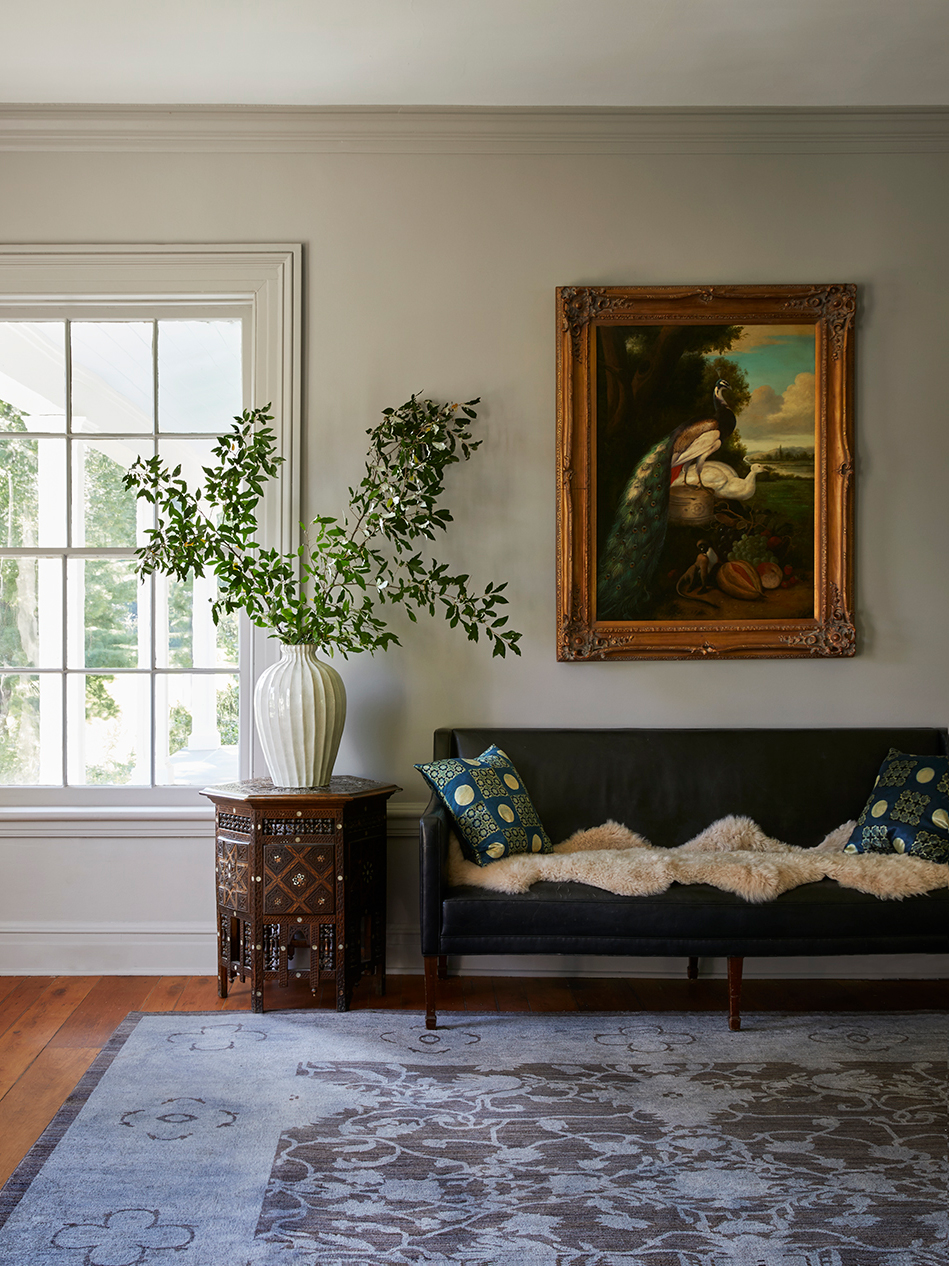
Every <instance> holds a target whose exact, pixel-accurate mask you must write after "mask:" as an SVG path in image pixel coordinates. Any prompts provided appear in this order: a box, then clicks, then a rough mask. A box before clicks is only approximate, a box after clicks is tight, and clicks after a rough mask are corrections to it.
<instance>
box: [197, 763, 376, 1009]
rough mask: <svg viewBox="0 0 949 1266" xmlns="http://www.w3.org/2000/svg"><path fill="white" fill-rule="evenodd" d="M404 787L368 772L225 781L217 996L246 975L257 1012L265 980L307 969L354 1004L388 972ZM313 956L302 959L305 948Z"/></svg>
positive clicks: (218, 790)
mask: <svg viewBox="0 0 949 1266" xmlns="http://www.w3.org/2000/svg"><path fill="white" fill-rule="evenodd" d="M399 790H401V788H399V787H396V786H395V785H394V784H392V783H379V782H371V781H370V780H369V779H368V778H347V777H337V778H331V779H330V782H329V785H328V786H326V787H306V788H302V789H300V790H297V789H295V788H288V787H275V786H274V785H273V783H272V782H271V781H270V779H269V778H256V779H252V780H250V781H249V782H231V783H222V784H221V785H219V786H216V787H207V788H205V790H204V791H203V793H202V794H203V795H205V796H207V797H208V799H209V800H211V801H213V803H214V807H215V837H216V838H215V872H216V880H217V930H218V994H219V996H220V997H222V998H226V997H227V989H228V985H229V984H230V982H231V981H232V980H234V978H235V977H240V979H241V980H242V981H243V980H246V979H247V978H248V977H249V978H250V989H251V1010H252V1011H254V1012H257V1013H259V1012H262V1011H263V1009H264V982H265V981H268V982H269V981H272V982H274V983H276V984H278V985H284V986H285V985H287V984H289V982H290V978H291V976H296V977H301V976H308V977H309V981H310V988H311V990H312V991H313V992H314V993H316V992H318V990H319V987H320V983H321V981H325V980H327V979H333V980H335V983H336V1009H337V1011H347V1010H348V1009H349V1002H350V998H351V996H352V991H353V986H354V985H355V984H356V982H357V981H358V980H359V979H360V977H361V976H363V975H365V974H367V973H375V974H376V976H377V977H378V988H379V992H380V993H384V992H385V980H386V976H385V971H386V801H387V800H388V799H389V797H390V796H391V795H392V793H393V792H395V791H399ZM307 952H308V953H309V963H308V964H306V963H304V961H303V960H304V958H305V957H306V953H307Z"/></svg>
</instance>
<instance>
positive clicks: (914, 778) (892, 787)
mask: <svg viewBox="0 0 949 1266" xmlns="http://www.w3.org/2000/svg"><path fill="white" fill-rule="evenodd" d="M844 852H845V853H904V854H911V855H912V856H913V857H922V858H924V859H925V860H926V861H929V862H947V863H949V756H913V755H911V754H908V753H906V752H898V751H897V750H896V748H895V747H891V748H890V750H889V752H888V753H887V757H886V760H885V761H884V762H883V764H882V765H881V766H880V773H879V775H878V777H877V780H876V782H875V783H874V784H873V790H872V791H871V792H870V798H869V800H867V803H866V805H865V806H864V810H863V812H862V813H861V814H860V817H859V818H857V825H856V826H855V827H854V829H853V833H852V835H851V836H850V839H849V841H848V842H847V844H846V845H845V846H844Z"/></svg>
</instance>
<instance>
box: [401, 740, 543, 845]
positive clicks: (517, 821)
mask: <svg viewBox="0 0 949 1266" xmlns="http://www.w3.org/2000/svg"><path fill="white" fill-rule="evenodd" d="M415 768H416V769H417V770H418V771H419V773H420V774H421V775H422V777H423V778H425V779H426V781H427V782H428V783H429V785H430V786H431V787H432V789H433V790H434V791H436V792H437V793H438V795H439V796H440V797H441V799H442V801H443V802H444V805H445V808H446V809H447V810H448V812H449V813H450V814H451V816H452V817H453V818H454V820H455V827H456V829H457V831H458V836H459V839H460V840H461V846H462V851H463V852H464V854H465V856H466V857H467V858H468V860H469V861H472V862H477V864H478V865H479V866H488V865H490V864H491V862H496V861H498V860H499V859H500V858H502V857H510V856H512V855H513V854H514V853H549V852H551V850H552V849H553V845H552V844H551V842H550V840H549V838H548V836H547V832H546V831H545V830H544V828H543V826H542V825H541V822H540V818H539V817H538V816H537V810H536V809H535V808H534V806H533V804H531V798H530V796H529V795H528V794H527V791H526V790H525V788H524V784H523V782H522V781H521V776H520V774H519V773H518V772H517V770H516V769H515V768H514V766H513V765H512V764H511V762H510V760H509V759H508V757H507V756H506V755H505V754H504V752H502V751H501V750H500V749H499V748H498V747H496V746H494V745H492V746H491V747H489V748H488V750H487V751H486V752H482V753H481V755H480V756H477V757H474V758H471V757H463V756H456V757H451V758H450V759H448V760H434V761H430V762H429V763H428V764H427V765H416V766H415Z"/></svg>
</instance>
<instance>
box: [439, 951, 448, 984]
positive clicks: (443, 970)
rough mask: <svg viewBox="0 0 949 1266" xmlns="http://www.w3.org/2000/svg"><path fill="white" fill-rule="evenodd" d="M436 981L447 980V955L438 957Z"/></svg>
mask: <svg viewBox="0 0 949 1266" xmlns="http://www.w3.org/2000/svg"><path fill="white" fill-rule="evenodd" d="M438 979H439V980H447V979H448V955H447V954H439V956H438Z"/></svg>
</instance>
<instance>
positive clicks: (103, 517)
mask: <svg viewBox="0 0 949 1266" xmlns="http://www.w3.org/2000/svg"><path fill="white" fill-rule="evenodd" d="M151 451H152V450H151V447H150V446H148V447H146V446H144V445H142V444H135V443H134V442H132V441H130V440H96V441H95V442H94V443H92V442H90V443H78V442H77V443H75V444H74V446H73V457H74V463H73V545H76V546H83V545H85V546H93V547H96V546H98V547H99V548H106V549H117V548H122V547H123V546H124V547H132V546H134V545H135V544H136V543H138V544H142V543H143V542H144V540H145V530H146V528H149V527H151V525H152V523H153V522H154V517H153V514H152V510H151V507H150V506H149V505H148V503H147V502H145V501H139V500H138V499H137V497H136V496H135V492H134V491H133V490H132V489H126V488H124V487H123V486H122V479H123V476H124V475H125V473H126V471H127V470H128V468H129V467H130V466H131V465H132V463H133V462H134V461H135V460H136V459H137V458H138V457H149V456H151Z"/></svg>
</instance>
